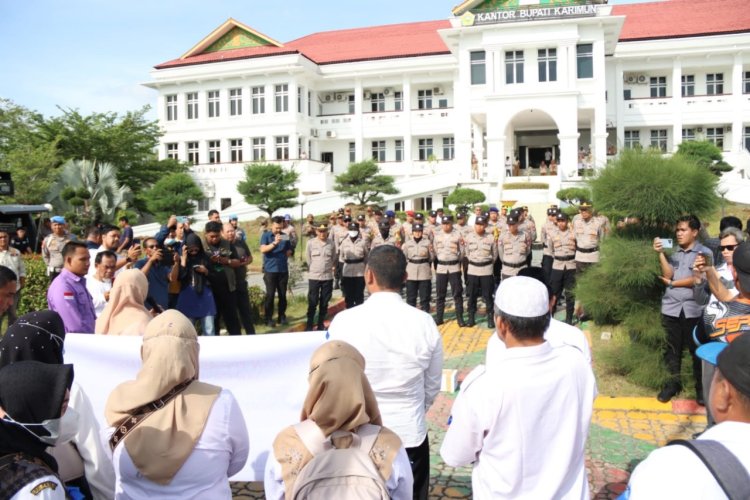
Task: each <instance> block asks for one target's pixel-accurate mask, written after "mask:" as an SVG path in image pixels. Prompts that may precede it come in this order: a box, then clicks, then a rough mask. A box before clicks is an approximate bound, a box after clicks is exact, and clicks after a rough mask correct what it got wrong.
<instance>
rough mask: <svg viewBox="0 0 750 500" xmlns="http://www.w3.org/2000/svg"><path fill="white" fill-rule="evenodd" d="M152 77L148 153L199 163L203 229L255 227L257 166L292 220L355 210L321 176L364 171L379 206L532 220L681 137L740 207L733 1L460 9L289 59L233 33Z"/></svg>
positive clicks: (567, 0)
mask: <svg viewBox="0 0 750 500" xmlns="http://www.w3.org/2000/svg"><path fill="white" fill-rule="evenodd" d="M448 8H449V6H448V5H447V6H446V10H447V9H448ZM151 76H152V81H150V82H149V83H147V84H146V85H147V86H148V87H151V88H153V89H155V90H157V91H158V93H159V96H158V105H157V109H158V117H159V122H160V124H161V126H162V127H163V130H164V132H165V134H164V136H163V137H162V138H161V144H160V151H159V155H160V157H162V158H164V157H173V158H178V159H180V160H183V161H188V162H191V163H193V164H194V167H193V168H192V174H193V175H194V177H195V179H196V180H197V181H198V183H199V184H200V185H201V186H202V188H203V190H204V194H205V196H206V198H205V199H204V200H203V201H202V202H201V203H200V206H199V215H203V214H205V212H204V211H205V210H208V209H209V208H216V209H219V210H222V211H224V210H227V211H231V212H234V213H238V214H240V217H241V218H243V219H244V218H250V217H255V216H257V215H259V214H260V212H258V211H257V210H255V209H254V207H251V206H248V205H247V204H246V203H245V202H244V200H243V198H242V196H241V195H240V194H239V193H238V192H237V189H236V186H237V183H238V182H239V181H240V180H241V179H243V178H244V165H245V164H247V163H250V162H256V161H269V162H273V163H279V164H281V165H283V166H284V167H285V168H289V169H294V170H296V171H297V172H299V173H300V181H299V185H298V187H299V189H300V191H301V193H304V196H301V197H300V200H299V201H300V202H301V203H302V206H298V207H297V208H295V209H291V210H290V212H291V213H292V214H294V216H295V218H296V217H297V216H298V214H300V212H301V210H302V209H304V211H305V213H307V212H311V213H323V212H326V211H330V210H332V209H334V208H337V207H339V206H342V205H343V203H344V202H345V201H351V200H342V198H341V197H340V196H339V195H338V194H337V193H335V192H333V191H332V186H333V184H334V177H335V176H336V175H338V174H340V173H342V172H343V171H345V170H346V169H347V167H348V165H349V164H350V163H351V162H358V161H362V160H364V159H368V158H374V159H375V160H376V161H377V162H378V163H379V165H380V169H381V171H382V173H385V174H389V175H392V176H394V177H395V178H396V183H397V187H398V188H399V189H400V194H398V195H395V196H392V197H390V198H388V202H387V203H388V206H389V208H396V209H404V210H405V209H417V210H419V209H430V208H437V207H440V206H442V205H443V198H444V197H445V196H447V194H448V193H449V192H450V191H451V190H453V189H454V188H455V187H456V186H458V185H461V186H464V187H472V188H475V189H479V190H481V191H483V192H485V194H486V195H487V197H488V201H489V202H491V203H500V202H501V201H504V202H507V201H523V202H524V203H525V204H528V205H530V206H533V207H535V210H537V211H538V212H539V213H541V210H542V208H543V207H544V206H545V205H546V204H547V203H550V202H555V201H556V200H555V193H556V191H557V190H558V189H560V188H561V187H566V186H572V185H576V183H580V181H581V175H582V174H583V175H586V173H587V172H589V171H590V170H589V169H591V168H593V169H596V168H601V167H602V166H603V165H605V164H606V162H607V160H608V159H611V158H613V157H614V155H616V154H617V151H619V150H622V149H623V148H629V147H635V146H636V145H640V146H642V147H649V146H653V147H658V148H660V149H661V150H662V151H664V152H665V153H667V154H668V153H672V152H674V151H675V150H676V149H677V146H678V145H679V144H680V143H681V142H682V141H685V140H691V139H699V140H700V139H707V140H710V141H712V142H714V143H715V144H716V145H718V146H719V147H721V149H722V150H723V152H724V158H725V160H726V161H728V162H729V163H730V164H731V165H733V166H734V167H735V168H734V170H733V171H732V172H730V173H727V174H725V175H724V177H723V179H722V190H723V192H726V197H727V198H729V199H734V200H736V201H741V200H743V199H744V201H745V202H747V199H748V195H750V180H749V179H750V153H748V150H749V149H750V8H749V7H748V5H747V2H746V0H714V1H710V0H664V1H660V2H650V3H636V4H627V5H608V4H606V3H605V2H604V1H601V0H600V1H581V0H487V1H480V0H467V1H465V2H463V3H461V4H460V5H458V6H456V7H454V8H453V10H452V16H451V17H450V18H449V19H448V20H439V21H427V22H418V23H406V24H393V25H387V26H374V27H367V28H356V29H349V30H340V31H329V32H321V33H314V34H311V35H307V36H304V37H302V38H299V39H296V40H292V41H290V42H285V43H282V42H279V41H276V40H274V39H273V38H271V37H270V36H267V35H264V34H262V33H260V32H259V31H256V30H255V29H253V28H251V27H249V26H246V25H244V24H242V23H240V22H238V21H236V20H234V19H229V20H228V21H226V22H225V23H224V24H222V25H221V26H219V27H218V28H217V29H216V30H214V31H213V32H212V33H211V34H209V35H208V36H207V37H206V38H204V39H203V40H201V41H200V42H199V43H198V44H197V45H195V46H194V47H193V48H191V49H190V50H188V51H187V52H186V53H185V54H184V55H182V56H181V57H179V58H177V59H174V60H172V61H168V62H165V63H162V64H159V65H157V66H156V67H155V68H154V69H153V71H152V72H151ZM550 156H551V157H552V159H553V160H554V162H555V164H556V165H557V168H556V171H555V172H554V173H553V171H552V170H550V169H549V167H547V175H541V174H543V173H544V170H545V168H544V167H541V165H540V162H542V161H545V160H549V159H550ZM472 157H474V158H476V162H472ZM472 163H475V167H473V166H472ZM547 163H549V161H545V165H546V164H547ZM508 164H511V165H510V166H508ZM540 167H541V168H540ZM528 182H534V183H544V184H547V186H548V188H546V189H544V188H543V187H544V186H543V185H542V186H541V188H539V189H531V190H529V189H518V188H519V183H520V184H523V183H528ZM521 187H523V186H521Z"/></svg>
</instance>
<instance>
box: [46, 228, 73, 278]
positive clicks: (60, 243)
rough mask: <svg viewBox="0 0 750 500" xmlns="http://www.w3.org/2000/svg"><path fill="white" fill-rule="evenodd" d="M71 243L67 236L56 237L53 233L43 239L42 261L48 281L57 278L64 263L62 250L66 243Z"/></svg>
mask: <svg viewBox="0 0 750 500" xmlns="http://www.w3.org/2000/svg"><path fill="white" fill-rule="evenodd" d="M69 241H71V238H70V236H69V235H68V234H65V235H63V236H57V235H55V234H54V233H52V234H50V235H48V236H47V237H46V238H44V242H43V243H42V259H44V263H45V264H46V265H47V276H49V278H50V281H52V280H54V279H55V278H57V275H58V274H60V271H62V269H63V265H64V264H65V261H64V259H63V256H62V249H63V247H64V246H65V244H66V243H67V242H69Z"/></svg>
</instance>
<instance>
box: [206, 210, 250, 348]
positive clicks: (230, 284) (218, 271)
mask: <svg viewBox="0 0 750 500" xmlns="http://www.w3.org/2000/svg"><path fill="white" fill-rule="evenodd" d="M221 230H222V225H221V223H220V222H216V221H212V220H210V221H208V222H206V227H205V230H204V243H205V245H204V250H205V251H206V255H207V256H208V260H209V266H208V282H209V283H210V284H211V292H212V293H213V295H214V303H215V304H216V317H215V318H214V329H215V331H216V333H217V334H218V333H220V332H221V330H220V325H221V320H222V319H223V320H224V325H225V326H226V327H227V332H228V333H229V335H240V334H241V333H242V332H241V330H240V323H239V320H238V319H237V294H236V293H235V291H236V290H237V275H236V273H235V271H234V270H235V268H237V267H239V266H241V265H242V263H241V262H240V259H239V257H238V256H237V250H236V249H235V248H234V245H232V244H231V243H229V242H228V241H227V240H225V239H224V238H222V237H221Z"/></svg>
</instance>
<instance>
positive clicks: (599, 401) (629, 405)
mask: <svg viewBox="0 0 750 500" xmlns="http://www.w3.org/2000/svg"><path fill="white" fill-rule="evenodd" d="M594 409H595V410H643V411H668V412H671V411H672V403H660V402H659V400H657V399H656V398H635V397H615V398H613V397H610V396H598V397H597V398H596V400H595V401H594Z"/></svg>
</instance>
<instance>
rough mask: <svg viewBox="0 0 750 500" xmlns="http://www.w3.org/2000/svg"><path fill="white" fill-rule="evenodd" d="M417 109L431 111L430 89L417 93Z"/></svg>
mask: <svg viewBox="0 0 750 500" xmlns="http://www.w3.org/2000/svg"><path fill="white" fill-rule="evenodd" d="M417 108H419V109H432V89H426V90H418V91H417Z"/></svg>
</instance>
